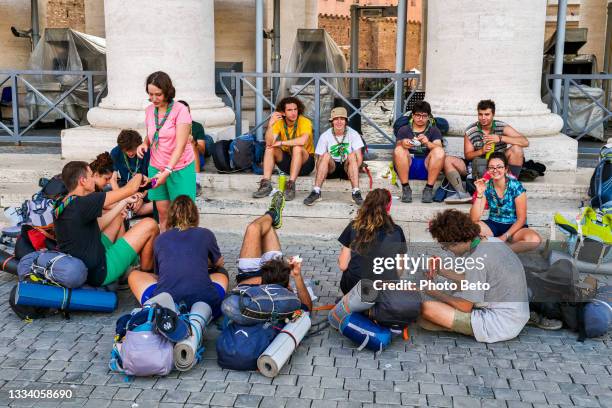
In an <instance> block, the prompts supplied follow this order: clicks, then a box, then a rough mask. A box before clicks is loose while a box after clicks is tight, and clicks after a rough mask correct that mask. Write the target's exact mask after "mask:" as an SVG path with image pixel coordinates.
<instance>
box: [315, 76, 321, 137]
mask: <svg viewBox="0 0 612 408" xmlns="http://www.w3.org/2000/svg"><path fill="white" fill-rule="evenodd" d="M314 80H315V98H314V99H315V100H314V104H315V106H314V108H315V114H314V116H315V117H314V122H315V123H314V143H315V146H316V145H317V142H318V141H319V132H320V131H321V129H320V128H319V125H320V123H321V121H320V120H319V116H321V112H320V110H321V82H320V81H319V76H318V75H316V76H315V77H314Z"/></svg>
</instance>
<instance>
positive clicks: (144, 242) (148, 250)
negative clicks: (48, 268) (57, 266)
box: [55, 161, 159, 286]
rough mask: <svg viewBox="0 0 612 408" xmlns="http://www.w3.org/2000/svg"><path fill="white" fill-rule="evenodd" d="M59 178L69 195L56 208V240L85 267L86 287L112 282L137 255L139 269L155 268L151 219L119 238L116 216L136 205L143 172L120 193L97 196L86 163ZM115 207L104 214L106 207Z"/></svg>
mask: <svg viewBox="0 0 612 408" xmlns="http://www.w3.org/2000/svg"><path fill="white" fill-rule="evenodd" d="M62 180H63V181H64V184H65V185H66V188H67V189H68V191H69V193H68V194H67V195H66V198H65V199H64V200H62V201H60V202H59V203H58V205H57V207H56V209H55V232H56V235H57V242H58V245H59V248H60V251H62V252H65V253H67V254H69V255H72V256H74V257H76V258H79V259H81V260H82V261H83V262H84V263H85V265H86V266H87V268H88V269H89V274H88V278H87V283H89V284H90V285H92V286H103V285H108V284H109V283H112V282H114V281H116V280H117V279H119V277H120V276H121V275H123V274H124V273H125V272H126V271H127V269H128V268H129V267H130V265H132V264H133V263H134V261H136V259H137V258H138V256H139V255H140V269H142V270H145V271H150V270H152V269H153V241H154V240H155V238H156V237H157V235H158V234H159V227H158V225H157V223H156V222H155V220H153V219H152V218H145V219H143V220H141V221H140V222H138V224H136V225H134V226H133V227H132V228H130V230H129V231H127V232H126V233H125V234H124V235H123V236H122V237H118V234H119V231H120V230H121V226H122V225H123V220H124V217H121V216H120V215H121V214H122V213H123V214H125V212H126V207H127V206H128V205H129V204H133V203H134V202H136V198H135V197H134V195H135V194H136V192H137V191H138V189H139V188H140V187H143V186H144V184H145V183H144V182H143V176H142V174H140V173H137V174H135V175H134V176H133V177H132V179H131V180H130V181H128V182H127V184H126V185H125V186H124V187H122V188H120V189H118V190H112V191H108V192H96V191H95V181H94V178H93V173H92V171H91V169H90V168H89V165H88V164H87V163H86V162H82V161H72V162H69V163H67V164H66V165H65V166H64V168H63V169H62ZM113 204H115V205H114V206H112V208H111V209H110V210H109V211H107V212H106V213H104V215H102V210H103V209H104V207H110V206H111V205H113ZM98 217H100V220H98ZM109 220H110V221H109ZM106 221H109V222H106ZM99 222H100V224H102V226H103V227H102V230H101V227H100V224H99Z"/></svg>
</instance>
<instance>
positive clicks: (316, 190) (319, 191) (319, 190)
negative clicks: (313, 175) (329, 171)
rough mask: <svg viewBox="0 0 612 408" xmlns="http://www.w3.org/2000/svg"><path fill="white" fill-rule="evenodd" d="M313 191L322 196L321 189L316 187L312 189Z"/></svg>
mask: <svg viewBox="0 0 612 408" xmlns="http://www.w3.org/2000/svg"><path fill="white" fill-rule="evenodd" d="M312 191H314V192H315V193H317V194H321V187H317V186H314V187H313V188H312Z"/></svg>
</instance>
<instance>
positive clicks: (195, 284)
mask: <svg viewBox="0 0 612 408" xmlns="http://www.w3.org/2000/svg"><path fill="white" fill-rule="evenodd" d="M154 253H155V258H154V262H155V272H156V273H157V274H158V276H159V281H158V282H157V288H156V289H155V293H154V295H157V294H159V293H162V292H168V293H169V294H170V295H172V298H173V299H174V301H175V302H176V303H180V302H185V304H186V305H187V307H188V308H191V305H193V304H194V303H195V302H198V301H202V302H206V303H208V305H209V306H210V307H212V308H214V306H215V305H217V304H220V303H221V301H222V300H223V299H221V298H220V296H219V293H218V292H217V290H216V288H215V287H214V284H213V282H212V280H211V279H210V275H209V272H208V261H209V260H210V262H211V263H212V264H213V265H214V264H215V263H216V262H217V261H218V260H219V258H220V257H221V251H220V250H219V246H218V245H217V239H216V238H215V235H214V234H213V233H212V231H210V230H208V229H206V228H200V227H194V228H189V229H188V230H185V231H179V230H178V229H177V228H173V229H171V230H168V231H166V232H164V233H163V234H161V235H160V236H159V237H157V239H156V240H155V244H154Z"/></svg>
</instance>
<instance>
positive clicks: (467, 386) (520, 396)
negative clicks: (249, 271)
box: [0, 234, 612, 408]
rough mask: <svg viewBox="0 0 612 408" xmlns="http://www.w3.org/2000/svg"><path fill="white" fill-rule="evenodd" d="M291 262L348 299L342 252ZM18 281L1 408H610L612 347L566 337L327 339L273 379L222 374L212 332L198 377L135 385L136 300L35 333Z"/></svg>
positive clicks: (2, 286) (226, 238) (0, 334)
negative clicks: (121, 347)
mask: <svg viewBox="0 0 612 408" xmlns="http://www.w3.org/2000/svg"><path fill="white" fill-rule="evenodd" d="M218 240H219V244H220V247H221V249H222V252H223V253H224V256H225V259H226V263H227V265H228V266H229V270H230V273H234V272H235V268H234V265H235V261H236V257H237V254H238V250H239V246H240V239H239V237H238V236H236V235H233V234H218ZM284 251H285V253H287V254H288V255H292V254H300V255H301V256H302V258H303V259H304V266H303V271H304V272H305V274H306V277H308V278H313V279H315V280H316V281H318V285H316V286H315V291H316V293H317V295H319V296H320V299H319V301H318V302H319V303H320V304H326V303H331V302H333V301H334V300H335V299H336V298H337V297H338V296H339V294H340V292H339V289H338V281H339V278H340V274H339V272H338V271H337V266H336V258H337V254H338V245H337V243H335V242H333V241H332V242H319V241H315V240H305V239H303V238H299V239H294V240H292V239H290V238H289V237H288V238H287V239H284ZM14 281H15V278H14V277H13V276H11V275H8V274H5V273H0V299H2V301H1V303H0V307H1V308H2V311H3V313H2V314H1V315H0V406H2V407H4V406H10V407H69V406H70V407H128V408H138V407H196V406H219V407H222V406H225V407H227V406H234V407H285V406H287V407H291V408H297V407H311V408H315V407H334V408H340V407H387V406H388V407H397V406H400V405H403V406H433V407H470V408H471V407H508V408H510V407H533V408H535V407H551V406H552V407H562V406H563V407H564V406H580V407H612V337H611V336H610V335H608V336H606V337H603V338H599V339H590V340H587V341H585V342H584V343H578V342H577V341H576V335H575V334H574V333H571V332H568V331H566V330H561V331H556V332H547V331H543V330H540V329H537V328H532V327H528V328H525V329H524V330H523V332H522V333H521V334H520V335H519V336H518V337H517V338H516V339H514V340H512V341H508V342H504V343H499V344H490V345H486V344H479V343H477V342H476V341H474V340H472V339H470V338H467V337H464V336H461V335H457V334H449V333H432V332H425V331H423V330H420V329H419V328H417V327H411V329H410V335H411V337H410V340H409V341H403V340H402V339H400V338H396V339H395V340H394V341H393V343H392V344H391V346H390V347H389V348H388V349H387V350H385V351H384V352H383V353H382V354H381V355H380V356H378V357H377V356H375V355H374V353H372V352H370V351H357V350H356V347H355V345H354V344H352V343H350V341H348V340H347V339H345V338H344V337H342V336H341V335H340V334H338V333H337V332H334V331H331V330H330V329H326V330H325V331H323V332H322V333H321V334H319V335H317V336H314V337H309V338H306V339H305V340H304V341H303V343H302V344H301V345H300V347H299V349H298V350H297V351H296V352H295V353H294V355H293V357H292V359H291V360H290V361H289V362H288V364H287V365H286V366H285V367H283V369H282V371H281V374H280V375H279V376H277V377H276V378H274V379H271V378H266V377H264V376H262V375H260V374H258V373H256V372H252V373H248V372H236V371H230V370H224V369H221V368H220V367H219V366H218V365H217V364H216V353H215V339H216V337H217V336H218V334H219V332H218V330H217V328H216V327H214V326H213V327H211V328H210V330H209V332H208V333H207V334H206V342H205V346H206V352H205V353H204V360H203V361H202V362H201V363H200V364H198V365H197V366H196V367H195V368H194V369H192V370H191V371H189V372H185V373H179V372H177V371H173V372H172V373H171V374H170V375H168V376H167V377H165V378H157V377H154V378H135V379H131V380H130V379H126V377H125V376H124V375H120V374H115V373H111V372H109V370H108V368H107V364H108V358H109V353H110V350H111V347H112V342H113V333H114V324H115V321H116V319H117V317H118V316H119V315H121V314H123V313H126V312H129V311H130V310H131V308H133V307H135V306H136V302H135V300H134V299H133V298H132V296H131V295H130V293H129V291H122V292H119V299H120V302H119V304H120V307H119V310H117V311H116V312H115V313H113V314H85V313H73V314H71V318H70V320H65V319H63V318H62V317H60V316H52V317H49V318H46V319H42V320H37V321H34V322H31V323H26V322H23V321H20V320H19V319H18V318H17V317H16V316H15V315H14V314H13V313H12V311H11V310H10V308H9V305H8V301H7V299H8V292H9V291H10V289H11V288H12V286H13V285H14ZM324 318H325V315H324V313H323V314H321V313H320V314H318V315H315V316H314V320H315V321H319V320H322V319H324ZM18 390H29V391H33V390H39V392H42V391H44V392H45V393H48V392H50V391H46V390H51V392H52V391H53V390H55V391H60V390H62V391H71V392H72V398H70V399H32V398H25V399H18V398H15V397H16V395H17V394H16V393H17V391H18ZM11 391H12V392H11ZM11 397H13V398H11Z"/></svg>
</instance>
